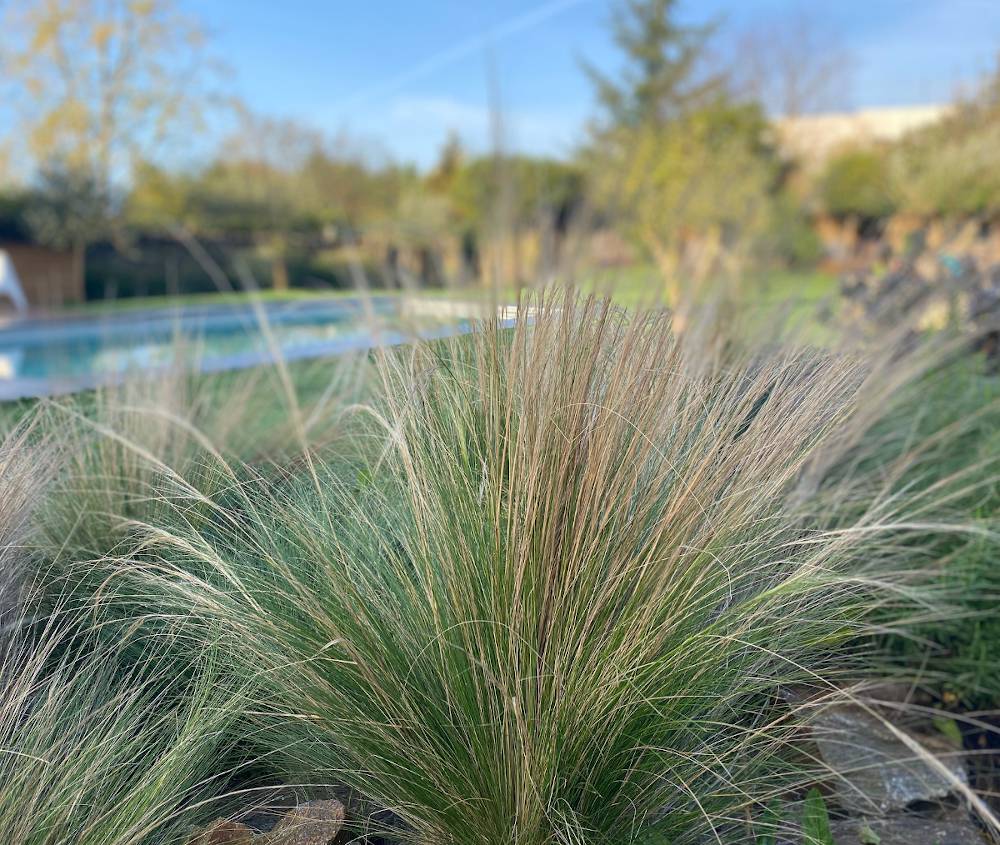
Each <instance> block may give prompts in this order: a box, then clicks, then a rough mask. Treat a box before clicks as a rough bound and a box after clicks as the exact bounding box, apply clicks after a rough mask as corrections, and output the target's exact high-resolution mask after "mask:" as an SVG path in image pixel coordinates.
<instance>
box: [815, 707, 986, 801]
mask: <svg viewBox="0 0 1000 845" xmlns="http://www.w3.org/2000/svg"><path fill="white" fill-rule="evenodd" d="M811 725H812V728H813V738H814V739H815V741H816V744H817V746H818V747H819V752H820V756H821V757H822V759H823V762H824V763H826V765H827V766H828V767H829V768H830V770H831V772H832V774H833V775H834V776H835V778H836V781H835V787H836V794H837V799H838V802H839V803H840V805H841V806H842V807H843V809H845V810H847V811H848V812H850V813H855V814H860V815H885V814H887V813H891V812H893V811H898V810H903V809H905V808H906V807H908V806H910V805H915V804H920V803H923V802H933V801H936V800H938V799H940V798H944V797H946V796H947V795H949V794H950V793H951V792H952V791H953V789H954V786H955V784H956V783H959V784H965V785H967V784H968V776H967V774H966V770H965V759H964V757H963V756H962V755H961V753H959V752H956V751H955V749H954V747H953V746H952V745H951V744H950V743H949V742H948V741H947V740H946V739H944V738H943V737H935V736H922V735H921V736H919V737H918V736H916V735H914V734H912V733H909V732H907V731H902V729H898V730H900V732H901V733H903V734H904V735H906V736H907V737H909V738H910V739H912V740H913V741H914V742H916V743H917V744H918V745H919V746H920V747H922V748H923V749H924V750H925V751H926V752H928V753H929V754H931V755H933V757H934V758H935V759H936V760H937V762H938V763H940V764H941V765H942V766H944V768H945V769H946V770H947V771H948V772H949V773H950V775H951V777H950V778H949V777H946V776H945V775H944V774H943V773H942V772H941V771H939V770H937V769H936V768H935V767H934V766H932V764H931V763H930V762H929V761H928V760H926V759H921V757H920V755H919V754H918V753H917V752H916V751H914V750H913V749H912V748H910V747H909V746H908V745H907V744H906V742H904V741H902V740H901V739H900V738H899V737H897V736H896V735H895V734H894V733H893V731H891V730H890V729H889V727H888V726H887V725H886V724H884V723H883V722H882V720H880V719H879V718H878V717H876V716H874V715H872V714H871V713H869V712H868V711H866V710H864V709H862V708H860V707H856V706H852V705H837V706H833V707H829V708H827V709H825V710H822V711H821V712H820V713H818V714H817V715H816V717H815V718H814V720H813V721H812V722H811Z"/></svg>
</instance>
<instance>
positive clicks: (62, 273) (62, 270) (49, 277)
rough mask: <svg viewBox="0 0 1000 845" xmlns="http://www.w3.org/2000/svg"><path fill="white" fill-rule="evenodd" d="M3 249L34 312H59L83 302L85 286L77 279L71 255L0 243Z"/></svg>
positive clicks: (31, 245) (33, 246)
mask: <svg viewBox="0 0 1000 845" xmlns="http://www.w3.org/2000/svg"><path fill="white" fill-rule="evenodd" d="M0 249H2V250H4V251H5V252H6V253H7V255H9V256H10V260H11V262H13V264H14V269H15V271H17V276H18V278H19V279H20V280H21V287H22V288H23V289H24V295H25V297H27V299H28V304H29V305H30V306H31V307H32V308H57V307H59V306H60V305H68V304H70V303H74V302H83V298H84V291H83V284H82V280H78V279H76V278H75V276H74V273H73V256H72V254H71V253H69V252H58V251H56V250H52V249H47V248H46V247H41V246H35V245H33V244H21V243H5V242H3V241H0Z"/></svg>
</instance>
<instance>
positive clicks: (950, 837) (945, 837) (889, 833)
mask: <svg viewBox="0 0 1000 845" xmlns="http://www.w3.org/2000/svg"><path fill="white" fill-rule="evenodd" d="M831 828H832V831H833V842H834V845H985V843H986V839H984V838H983V835H982V834H981V833H980V831H979V829H978V828H977V827H976V826H975V825H974V824H973V823H972V822H971V821H970V820H969V819H968V817H966V816H965V814H963V813H953V814H950V815H948V816H942V817H940V818H927V817H925V816H922V815H916V814H911V813H904V814H902V815H897V816H889V817H887V818H884V819H864V820H861V819H851V820H849V821H839V822H834V823H833V824H832V825H831Z"/></svg>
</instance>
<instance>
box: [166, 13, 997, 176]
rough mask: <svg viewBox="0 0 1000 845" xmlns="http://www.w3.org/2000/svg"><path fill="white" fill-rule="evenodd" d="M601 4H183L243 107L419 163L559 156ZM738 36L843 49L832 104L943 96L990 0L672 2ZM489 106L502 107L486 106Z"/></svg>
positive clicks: (569, 145)
mask: <svg viewBox="0 0 1000 845" xmlns="http://www.w3.org/2000/svg"><path fill="white" fill-rule="evenodd" d="M612 4H613V0H365V2H357V0H281V2H274V1H273V0H183V5H184V6H185V7H186V8H187V9H188V10H189V11H190V12H192V13H194V14H196V15H197V16H198V17H200V18H201V20H202V21H203V22H204V24H205V25H206V26H207V28H208V30H209V32H210V34H211V43H212V45H213V49H214V52H215V53H216V54H217V55H218V56H219V57H220V58H221V59H222V60H223V61H224V63H225V64H226V65H227V66H228V68H229V71H230V77H229V84H230V85H231V86H232V88H233V89H234V90H235V91H236V93H238V94H239V95H240V96H241V97H242V98H243V99H244V100H245V101H246V102H247V103H248V104H249V105H250V106H251V107H252V108H253V109H255V110H256V111H259V112H262V113H264V114H267V115H269V116H274V117H281V118H290V119H294V120H296V121H300V122H302V123H305V124H309V125H312V126H315V127H317V128H319V129H322V130H325V131H328V132H331V133H335V132H339V131H345V130H346V131H347V132H349V133H351V134H353V135H355V136H359V137H361V138H363V139H370V141H371V143H372V144H373V145H381V147H382V148H384V150H385V151H386V152H387V153H389V154H390V155H391V156H393V157H394V158H397V159H400V160H403V161H412V162H415V163H417V164H418V165H420V166H424V167H426V166H428V165H429V164H430V163H431V162H433V161H434V159H435V157H436V155H437V152H438V150H439V148H440V146H441V144H442V143H443V141H444V140H445V138H446V137H447V134H448V132H449V131H452V130H454V131H456V132H457V133H458V134H459V136H460V137H461V138H462V139H463V141H464V142H465V143H466V144H467V145H468V146H469V147H471V148H473V149H481V150H483V149H488V148H489V146H490V144H491V143H492V139H493V138H494V137H495V136H496V133H495V122H494V121H493V120H492V119H491V115H496V114H498V113H499V114H500V115H502V134H503V143H504V145H505V146H506V147H508V148H511V149H516V150H522V151H526V152H531V153H538V154H546V155H556V156H561V155H567V154H570V153H571V152H572V150H573V148H574V146H575V145H576V144H577V143H578V142H579V140H580V138H581V137H582V135H581V133H582V131H583V128H584V126H585V124H586V121H587V119H588V117H589V116H590V115H592V114H593V109H594V103H593V91H592V86H591V84H590V82H589V80H588V79H587V77H586V75H585V74H584V73H583V71H582V70H581V61H582V60H586V61H587V62H589V63H591V64H592V65H594V66H596V67H597V68H600V69H602V70H607V71H613V70H614V69H615V68H616V66H617V65H618V62H619V59H618V56H617V54H616V52H615V48H614V45H613V43H612V40H611V33H610V27H609V26H608V23H609V20H610V16H611V9H612ZM681 14H682V16H683V18H684V19H685V20H687V21H690V22H692V23H694V22H706V21H716V22H717V23H718V24H719V26H720V35H719V37H718V43H719V47H718V49H719V50H720V51H721V52H722V53H724V52H725V51H726V50H727V49H728V45H730V43H735V42H736V39H737V37H738V35H739V34H741V33H744V32H746V31H748V30H749V31H753V32H755V33H757V34H758V36H759V35H760V34H761V33H764V37H765V39H766V33H767V31H768V28H769V27H771V26H780V25H781V22H782V21H783V20H787V19H789V18H798V19H800V20H801V19H805V20H807V21H809V25H810V27H811V29H812V31H813V33H814V35H818V36H819V37H820V38H822V39H824V40H825V39H829V41H830V43H831V44H832V45H834V46H835V47H836V49H837V50H838V51H839V52H840V53H841V54H843V56H845V57H846V59H847V62H846V64H847V67H848V72H847V73H845V74H844V79H843V82H842V84H840V85H839V86H838V90H837V92H836V103H835V105H837V106H838V107H840V108H863V107H873V106H888V105H916V104H924V103H935V102H942V101H946V100H949V99H951V98H952V97H953V96H954V95H955V93H956V91H958V90H960V89H961V88H962V87H963V86H968V85H970V84H972V82H973V81H974V80H975V79H977V78H979V77H981V76H982V74H984V73H985V72H986V71H987V70H988V69H990V68H991V67H992V66H993V63H994V61H995V60H996V57H997V55H998V53H1000V0H838V2H830V3H827V2H820V0H682V4H681ZM494 106H499V108H498V109H497V108H494Z"/></svg>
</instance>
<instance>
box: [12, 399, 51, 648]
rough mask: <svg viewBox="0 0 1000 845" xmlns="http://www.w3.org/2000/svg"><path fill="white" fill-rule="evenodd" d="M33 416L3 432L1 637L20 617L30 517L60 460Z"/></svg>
mask: <svg viewBox="0 0 1000 845" xmlns="http://www.w3.org/2000/svg"><path fill="white" fill-rule="evenodd" d="M36 423H37V419H36V418H33V417H31V416H30V415H29V416H28V417H27V418H25V419H23V420H22V421H21V422H20V423H19V424H17V425H14V426H12V427H11V428H10V430H9V431H7V433H6V434H5V435H3V436H0V636H2V635H3V633H2V632H3V631H5V630H6V628H7V627H8V626H9V625H11V624H13V623H14V622H15V621H16V617H17V616H18V615H19V609H20V604H21V600H22V593H23V590H24V589H25V586H26V580H27V579H28V577H29V571H28V570H29V566H28V561H29V557H30V551H29V549H28V546H29V540H28V535H29V533H30V531H31V517H32V514H33V513H34V510H35V508H36V507H37V506H38V504H39V502H40V501H42V499H43V497H44V495H45V493H46V491H47V487H48V484H49V482H51V480H52V476H53V472H54V470H55V468H56V466H57V464H58V456H59V453H58V450H57V448H56V447H55V446H54V444H53V443H51V442H48V441H47V440H46V439H45V438H37V437H35V431H34V429H35V427H36Z"/></svg>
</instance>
